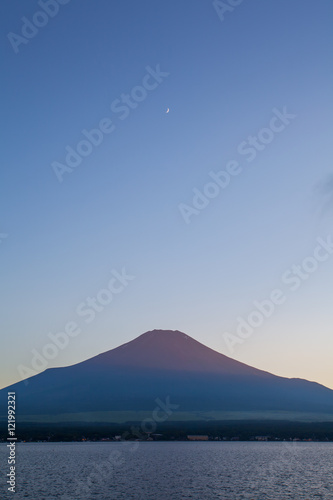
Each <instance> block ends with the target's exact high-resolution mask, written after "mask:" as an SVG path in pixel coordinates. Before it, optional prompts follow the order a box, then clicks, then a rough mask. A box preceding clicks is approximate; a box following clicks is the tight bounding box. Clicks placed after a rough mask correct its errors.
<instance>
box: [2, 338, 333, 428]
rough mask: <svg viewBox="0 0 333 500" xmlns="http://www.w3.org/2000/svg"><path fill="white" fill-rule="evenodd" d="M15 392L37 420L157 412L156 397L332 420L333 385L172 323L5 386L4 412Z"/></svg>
mask: <svg viewBox="0 0 333 500" xmlns="http://www.w3.org/2000/svg"><path fill="white" fill-rule="evenodd" d="M8 391H15V392H16V395H17V396H16V399H17V407H18V410H17V412H18V419H21V420H22V421H24V420H25V419H26V420H29V421H30V422H31V421H36V422H37V421H40V420H43V418H47V417H46V416H50V415H52V416H53V418H55V417H56V416H58V419H59V420H64V421H66V420H67V417H68V418H70V419H72V420H73V419H74V420H75V421H80V420H84V419H86V420H87V419H88V418H89V420H90V421H94V420H96V421H97V420H100V419H101V418H102V419H103V418H104V421H105V420H110V421H112V419H113V418H114V417H115V416H116V415H118V417H119V414H120V413H121V412H123V413H124V415H125V416H126V415H127V416H128V415H129V414H130V412H132V415H133V412H135V413H137V414H139V413H138V412H152V410H153V409H154V407H155V406H156V403H155V400H156V399H157V398H159V399H160V400H161V401H165V400H166V398H169V400H170V401H171V403H172V404H173V405H178V408H177V410H176V411H175V416H174V417H173V418H176V416H177V415H178V416H179V415H183V416H184V415H188V418H189V419H190V418H198V415H201V416H203V418H205V415H206V416H207V415H209V418H214V414H216V415H219V416H221V415H222V414H224V415H227V414H228V415H230V414H237V415H238V417H237V418H242V415H243V416H244V415H249V414H253V415H260V417H265V416H267V418H268V417H271V416H272V415H273V416H277V415H286V414H291V413H292V414H293V418H294V419H297V418H299V419H300V420H302V419H304V416H305V415H306V414H311V415H313V416H314V418H315V416H316V415H318V416H319V415H321V414H325V415H326V419H327V420H328V419H329V420H333V391H332V390H330V389H328V388H326V387H324V386H322V385H320V384H317V383H314V382H308V381H306V380H301V379H287V378H284V377H278V376H276V375H272V374H270V373H268V372H265V371H262V370H258V369H256V368H253V367H251V366H248V365H246V364H243V363H240V362H238V361H236V360H234V359H231V358H229V357H227V356H225V355H223V354H220V353H218V352H216V351H214V350H212V349H209V348H208V347H206V346H204V345H203V344H201V343H200V342H197V341H196V340H194V339H193V338H191V337H189V336H188V335H186V334H184V333H182V332H179V331H169V330H153V331H150V332H146V333H144V334H142V335H140V336H139V337H137V338H136V339H134V340H132V341H131V342H128V343H126V344H123V345H121V346H120V347H117V348H116V349H112V350H110V351H108V352H105V353H103V354H100V355H98V356H95V357H93V358H91V359H88V360H86V361H84V362H82V363H78V364H76V365H73V366H69V367H64V368H52V369H48V370H46V371H44V372H43V373H40V374H38V375H36V376H34V377H31V378H29V379H28V384H27V385H26V384H25V383H24V382H19V383H17V384H14V385H12V386H10V387H8V388H6V389H3V390H2V391H0V411H1V415H5V414H6V413H5V406H6V401H7V392H8ZM87 412H89V416H87ZM106 412H108V413H106ZM110 412H111V413H110ZM66 415H67V417H66ZM101 415H102V417H101ZM103 415H104V416H103ZM124 418H125V417H124Z"/></svg>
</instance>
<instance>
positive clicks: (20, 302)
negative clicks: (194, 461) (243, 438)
mask: <svg viewBox="0 0 333 500" xmlns="http://www.w3.org/2000/svg"><path fill="white" fill-rule="evenodd" d="M222 4H223V2H220V4H216V2H213V1H210V0H209V1H207V0H197V1H195V2H193V0H183V1H182V2H176V1H170V2H164V1H161V0H158V1H156V0H154V1H153V0H142V1H141V2H137V1H134V0H129V1H127V2H114V1H109V0H99V1H96V2H93V1H92V0H89V1H88V0H69V1H68V0H61V1H60V0H50V1H49V2H48V1H45V0H40V2H39V3H38V2H35V1H32V0H29V2H23V1H19V0H11V2H9V3H6V4H5V3H2V4H1V5H0V10H1V15H0V29H1V33H2V40H3V43H2V44H1V56H2V57H1V60H2V61H3V72H2V74H3V78H2V89H1V101H2V106H1V109H2V116H3V127H2V132H1V137H2V144H3V145H2V169H1V183H0V190H1V195H0V203H1V219H0V272H1V292H0V300H1V308H2V313H1V319H0V341H1V351H0V387H6V386H8V385H10V384H11V383H14V382H16V381H19V380H21V379H22V378H25V377H26V376H29V375H32V374H34V373H37V372H38V371H42V370H44V369H46V368H50V367H56V366H67V365H70V364H74V363H77V362H80V361H82V360H85V359H87V358H90V357H92V356H94V355H97V354H99V353H101V352H104V351H107V350H109V349H113V348H115V347H117V346H118V345H120V344H123V343H125V342H128V341H130V340H132V339H134V338H135V337H137V336H139V335H140V334H142V333H143V332H145V331H148V330H152V329H171V330H180V331H183V332H185V333H186V334H188V335H190V336H192V337H193V338H195V339H196V340H198V341H200V342H202V343H203V344H205V345H207V346H209V347H211V348H213V349H215V350H217V351H219V352H221V353H223V354H226V355H227V356H231V357H233V358H234V359H237V360H239V361H242V362H244V363H247V364H249V365H251V366H255V367H257V368H260V369H263V370H266V371H269V372H271V373H274V374H277V375H281V376H285V377H297V378H305V379H308V380H313V381H316V382H318V383H321V384H324V385H326V386H327V387H330V388H332V389H333V370H332V348H333V330H332V316H331V310H332V278H333V249H332V239H333V227H332V208H333V207H332V199H333V196H332V193H333V184H332V165H331V150H332V146H331V144H332V139H331V138H332V103H333V100H332V88H333V86H332V83H333V82H332V80H333V74H332V62H331V47H332V38H333V34H332V29H331V26H332V20H333V19H332V18H333V5H332V3H331V2H329V1H328V0H318V1H317V2H316V3H315V4H314V3H313V2H312V1H309V0H294V1H293V2H290V1H288V0H280V1H279V2H272V1H271V2H267V0H252V1H251V0H244V1H231V0H230V1H229V3H228V0H226V1H225V3H224V7H223V6H222ZM225 5H227V7H225ZM167 111H168V112H167ZM82 141H83V142H82ZM330 238H331V239H330ZM293 266H299V267H293ZM240 325H242V326H240ZM251 325H252V326H251ZM52 346H53V347H52Z"/></svg>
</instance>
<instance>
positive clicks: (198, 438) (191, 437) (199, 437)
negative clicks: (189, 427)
mask: <svg viewBox="0 0 333 500" xmlns="http://www.w3.org/2000/svg"><path fill="white" fill-rule="evenodd" d="M187 439H188V440H189V441H208V436H203V435H200V434H198V435H193V434H191V435H189V436H187Z"/></svg>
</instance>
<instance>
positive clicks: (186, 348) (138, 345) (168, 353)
mask: <svg viewBox="0 0 333 500" xmlns="http://www.w3.org/2000/svg"><path fill="white" fill-rule="evenodd" d="M86 363H89V364H94V365H98V366H101V365H105V364H112V365H113V366H124V367H129V368H130V367H133V368H134V367H136V368H138V367H142V368H148V369H149V368H153V369H160V370H176V371H185V372H201V373H202V372H206V373H227V374H230V375H263V374H265V375H268V374H267V373H266V372H262V371H261V370H257V369H256V368H252V367H251V366H248V365H245V364H243V363H241V362H239V361H236V360H234V359H231V358H229V357H228V356H225V355H224V354H221V353H219V352H217V351H214V350H213V349H210V348H209V347H206V346H205V345H203V344H201V343H200V342H198V341H197V340H195V339H193V338H192V337H190V336H189V335H186V334H185V333H183V332H180V331H179V330H161V329H155V330H150V331H148V332H145V333H143V334H142V335H140V336H139V337H137V338H135V339H134V340H131V341H130V342H127V343H126V344H123V345H121V346H120V347H117V348H116V349H112V350H111V351H108V352H105V353H103V354H100V355H99V356H96V357H94V358H91V359H90V360H88V361H87V362H86Z"/></svg>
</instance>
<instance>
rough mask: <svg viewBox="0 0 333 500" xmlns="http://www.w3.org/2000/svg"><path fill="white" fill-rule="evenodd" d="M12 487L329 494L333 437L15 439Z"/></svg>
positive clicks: (72, 496) (206, 499) (1, 453)
mask: <svg viewBox="0 0 333 500" xmlns="http://www.w3.org/2000/svg"><path fill="white" fill-rule="evenodd" d="M16 452H17V457H16V458H17V462H16V473H17V482H16V493H15V494H14V493H10V492H7V486H6V485H5V482H6V477H5V475H6V474H7V472H8V466H7V448H6V445H5V444H2V445H1V447H0V460H1V478H0V498H1V500H3V499H5V500H6V499H7V498H10V499H14V500H18V499H28V500H29V499H31V500H53V499H54V500H81V499H82V500H86V499H87V500H95V499H96V500H97V499H98V500H110V499H124V500H130V499H133V500H159V499H161V500H164V499H165V500H173V499H174V500H178V499H192V500H210V499H225V500H241V499H246V500H251V499H253V500H266V499H267V500H286V499H292V500H313V499H330V500H332V499H333V443H311V442H309V443H305V442H262V443H259V442H223V441H222V442H221V441H218V442H110V443H108V442H106V443H100V442H99V443H87V442H84V443H18V444H17V449H16Z"/></svg>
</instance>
